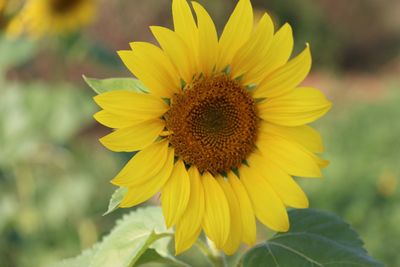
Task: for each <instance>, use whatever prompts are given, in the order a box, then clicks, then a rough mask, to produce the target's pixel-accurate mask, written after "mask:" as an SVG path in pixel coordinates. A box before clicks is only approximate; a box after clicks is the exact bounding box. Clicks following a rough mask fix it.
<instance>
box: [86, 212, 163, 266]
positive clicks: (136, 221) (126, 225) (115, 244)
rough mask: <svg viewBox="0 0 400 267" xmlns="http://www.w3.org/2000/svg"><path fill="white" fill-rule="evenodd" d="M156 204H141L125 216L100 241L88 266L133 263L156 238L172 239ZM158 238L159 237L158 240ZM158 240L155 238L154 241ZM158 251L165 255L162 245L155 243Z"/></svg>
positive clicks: (126, 264) (131, 264) (129, 264)
mask: <svg viewBox="0 0 400 267" xmlns="http://www.w3.org/2000/svg"><path fill="white" fill-rule="evenodd" d="M170 236H171V232H170V231H167V229H166V228H165V225H164V222H163V216H162V212H161V209H160V208H159V207H146V208H140V209H138V210H136V211H135V212H132V213H130V214H129V215H127V216H125V217H124V218H123V219H122V220H121V221H119V222H118V223H117V226H116V227H115V228H114V230H113V231H112V232H111V233H110V235H108V236H107V237H106V238H104V239H103V241H102V242H101V244H100V247H99V249H98V250H97V252H96V254H95V255H94V257H93V258H92V260H91V262H90V265H88V266H90V267H108V266H113V267H127V266H134V264H135V262H137V261H138V260H139V258H140V256H142V255H143V254H144V253H145V252H146V250H147V249H148V248H150V247H152V245H153V243H155V242H156V241H157V240H158V239H160V238H163V239H165V240H162V241H163V242H169V241H170V240H171V237H170ZM160 241H161V240H160ZM157 243H158V242H157ZM154 248H155V249H156V250H157V252H158V253H159V254H161V255H168V254H169V253H168V251H166V250H165V249H164V246H154Z"/></svg>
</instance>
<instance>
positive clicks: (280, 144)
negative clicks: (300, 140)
mask: <svg viewBox="0 0 400 267" xmlns="http://www.w3.org/2000/svg"><path fill="white" fill-rule="evenodd" d="M257 147H258V148H259V149H260V151H261V152H262V154H263V155H264V157H265V159H266V161H272V162H274V163H275V164H276V165H278V166H279V167H280V168H281V169H282V170H284V171H285V172H287V173H288V174H290V175H293V176H301V177H313V178H316V177H321V176H322V174H321V170H320V168H319V166H318V164H317V162H316V161H315V158H314V155H313V154H312V153H311V152H309V151H307V150H306V149H304V147H302V146H301V145H299V144H297V143H294V142H291V141H288V140H286V139H284V138H282V137H280V136H267V135H266V136H260V138H259V140H258V141H257Z"/></svg>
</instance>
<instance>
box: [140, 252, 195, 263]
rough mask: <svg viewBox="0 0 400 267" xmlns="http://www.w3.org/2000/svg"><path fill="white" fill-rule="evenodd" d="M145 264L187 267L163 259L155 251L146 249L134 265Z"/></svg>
mask: <svg viewBox="0 0 400 267" xmlns="http://www.w3.org/2000/svg"><path fill="white" fill-rule="evenodd" d="M147 263H160V264H163V265H167V266H189V265H187V264H186V263H184V262H182V261H179V260H177V259H175V258H172V257H163V256H161V255H160V254H159V253H158V252H157V251H156V250H155V249H148V250H146V252H145V253H143V255H142V256H141V257H140V258H139V260H138V261H137V262H136V263H135V264H136V265H137V266H140V265H143V264H147Z"/></svg>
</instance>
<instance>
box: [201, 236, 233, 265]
mask: <svg viewBox="0 0 400 267" xmlns="http://www.w3.org/2000/svg"><path fill="white" fill-rule="evenodd" d="M196 246H197V247H198V248H199V249H200V251H201V252H202V253H203V254H204V255H205V256H206V257H207V258H208V259H209V261H210V262H211V263H212V264H213V265H214V266H215V267H226V266H227V265H226V261H225V256H224V254H223V253H222V252H220V251H219V250H218V249H216V248H214V247H212V246H210V245H208V244H206V243H205V242H203V241H202V240H201V239H200V238H199V239H197V241H196Z"/></svg>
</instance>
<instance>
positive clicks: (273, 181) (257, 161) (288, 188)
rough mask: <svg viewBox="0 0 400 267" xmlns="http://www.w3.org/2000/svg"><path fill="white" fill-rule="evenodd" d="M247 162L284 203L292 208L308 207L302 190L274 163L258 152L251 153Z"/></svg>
mask: <svg viewBox="0 0 400 267" xmlns="http://www.w3.org/2000/svg"><path fill="white" fill-rule="evenodd" d="M248 162H249V165H250V167H251V168H255V169H256V170H258V173H259V174H260V176H262V177H263V178H264V179H265V180H266V181H267V182H268V183H269V184H270V185H271V187H272V188H273V190H274V191H275V192H276V193H277V194H278V196H279V197H280V198H281V199H282V201H283V203H284V204H285V205H287V206H290V207H293V208H307V207H308V199H307V196H306V195H305V194H304V192H303V190H301V188H300V186H298V185H297V183H296V182H295V181H294V180H293V178H292V177H291V176H290V175H288V174H287V173H286V172H284V171H283V170H282V169H281V168H279V167H278V166H277V165H276V164H274V163H273V162H271V161H268V160H266V159H265V157H263V156H262V155H260V154H258V153H253V154H252V155H251V156H250V157H249V158H248Z"/></svg>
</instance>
